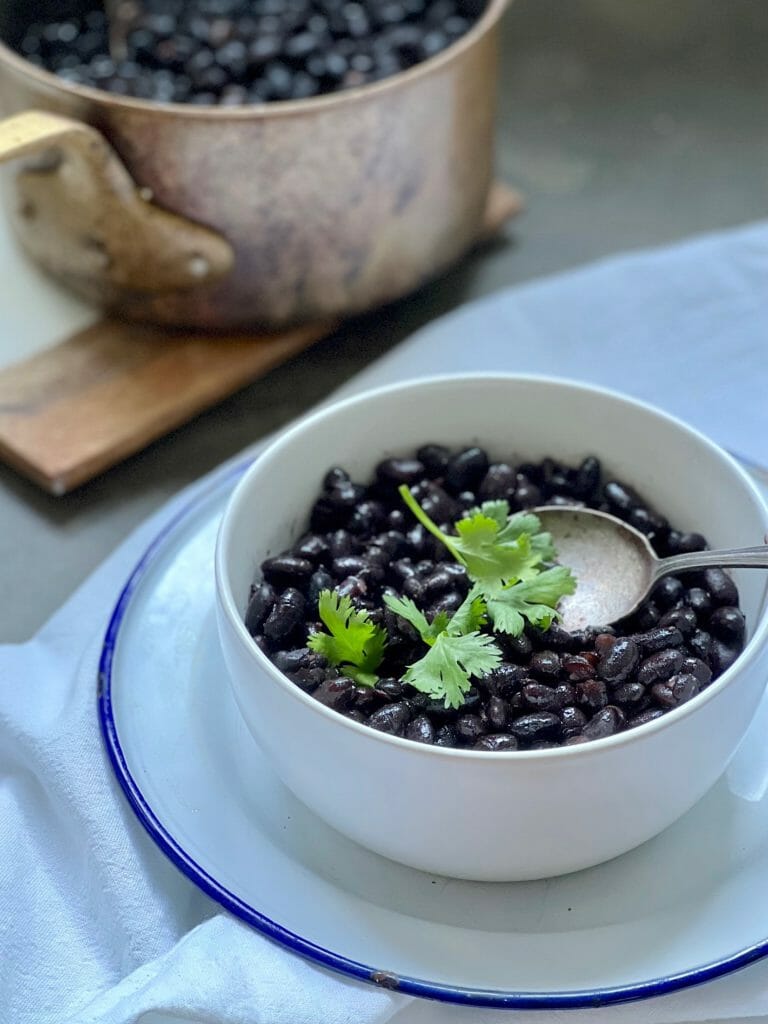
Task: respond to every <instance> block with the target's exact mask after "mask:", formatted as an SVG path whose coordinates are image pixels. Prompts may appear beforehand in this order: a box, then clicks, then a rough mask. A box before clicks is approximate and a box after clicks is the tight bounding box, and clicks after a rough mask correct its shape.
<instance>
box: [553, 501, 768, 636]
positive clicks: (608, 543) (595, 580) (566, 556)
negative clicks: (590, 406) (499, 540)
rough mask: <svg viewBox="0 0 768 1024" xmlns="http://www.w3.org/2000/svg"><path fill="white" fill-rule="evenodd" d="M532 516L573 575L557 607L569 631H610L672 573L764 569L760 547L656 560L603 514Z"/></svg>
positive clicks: (767, 558) (633, 534)
mask: <svg viewBox="0 0 768 1024" xmlns="http://www.w3.org/2000/svg"><path fill="white" fill-rule="evenodd" d="M535 511H536V515H537V516H538V517H539V518H540V520H541V523H542V526H543V527H544V529H545V530H546V531H547V532H549V533H551V535H552V541H553V543H554V546H555V549H556V551H557V557H558V561H559V562H561V564H562V565H567V566H568V567H569V568H570V569H571V570H572V571H573V574H574V576H575V577H576V580H577V583H578V585H577V587H576V592H575V593H574V594H571V595H569V596H568V597H565V598H563V600H562V601H561V603H560V605H559V611H560V615H561V621H562V625H563V626H564V627H565V628H566V629H568V630H577V629H584V628H585V627H587V626H610V625H613V624H614V623H616V622H619V621H620V620H621V619H625V618H627V617H628V616H630V615H632V614H633V613H634V612H636V611H637V609H638V608H639V607H640V605H641V604H642V603H643V601H645V600H646V599H647V598H648V596H649V594H650V593H651V591H652V590H653V588H654V586H655V585H656V583H657V582H658V581H659V580H660V579H661V578H662V577H663V576H669V575H671V574H672V573H679V572H690V571H692V570H696V569H707V568H711V567H713V566H719V567H730V568H737V567H738V568H745V569H768V545H764V544H763V545H760V546H758V547H750V548H728V549H723V550H720V551H694V552H691V553H686V554H682V555H671V556H670V557H668V558H659V557H658V555H657V554H656V552H655V551H654V550H653V548H652V547H651V543H650V541H649V540H648V538H647V537H646V536H645V535H644V534H642V533H640V531H639V530H636V529H635V528H634V527H633V526H629V525H628V524H627V523H625V522H623V521H622V520H621V519H618V518H617V517H616V516H612V515H610V514H609V513H607V512H599V511H597V510H595V509H588V508H576V507H570V506H567V505H545V506H542V507H541V508H537V509H536V510H535Z"/></svg>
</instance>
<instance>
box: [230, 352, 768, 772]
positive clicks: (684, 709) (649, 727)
mask: <svg viewBox="0 0 768 1024" xmlns="http://www.w3.org/2000/svg"><path fill="white" fill-rule="evenodd" d="M459 381H471V382H473V383H482V382H488V383H489V384H490V383H503V382H509V383H513V382H514V383H525V382H528V383H531V384H535V385H543V386H549V385H555V386H558V387H566V388H569V389H571V390H574V391H581V392H583V393H585V394H589V395H592V396H602V397H605V398H610V399H612V400H614V401H619V402H622V403H624V404H627V405H631V406H633V407H635V408H637V409H640V410H641V411H643V412H645V413H650V414H651V415H652V416H654V417H656V418H657V419H661V420H662V421H664V422H665V423H666V424H667V425H668V426H669V427H672V428H673V429H675V430H677V431H680V432H682V433H684V434H687V435H688V436H689V437H690V438H692V439H693V440H695V441H696V442H698V443H699V444H701V445H703V446H704V447H705V448H706V449H708V450H709V452H710V453H711V454H712V455H713V456H714V457H715V458H716V459H717V460H719V461H720V462H721V463H724V464H725V466H726V467H727V468H729V469H730V470H731V471H732V472H735V474H736V476H737V477H738V478H739V479H740V482H741V483H742V485H743V487H744V490H745V492H746V495H747V496H749V497H751V498H752V499H753V501H754V502H755V503H756V505H757V506H758V508H759V509H760V510H761V512H762V516H763V525H764V527H765V531H766V535H768V502H767V501H766V499H765V498H764V497H763V495H762V494H761V493H760V491H759V490H758V488H757V487H756V485H755V483H754V481H753V480H751V479H750V477H749V476H748V474H747V473H746V472H745V471H744V469H743V468H742V467H741V466H740V465H739V463H738V462H737V461H736V459H734V458H733V456H731V455H730V454H729V453H728V452H726V451H725V450H724V449H723V448H721V447H720V446H719V445H718V444H716V442H714V441H712V440H711V439H710V438H709V437H707V436H706V435H705V434H703V433H702V432H701V431H699V430H697V429H696V428H695V427H693V426H691V425H690V424H688V423H686V422H685V421H684V420H682V419H680V418H678V417H677V416H673V415H671V414H670V413H667V412H665V411H664V410H662V409H659V408H658V407H656V406H654V405H652V404H650V403H648V402H645V401H643V400H641V399H637V398H633V397H631V396H629V395H626V394H624V393H622V392H620V391H616V390H614V389H612V388H604V387H599V386H597V385H592V384H588V383H586V382H582V381H577V380H573V379H569V378H564V377H554V376H548V375H543V374H510V373H503V372H498V373H452V374H440V375H429V376H424V377H415V378H408V379H407V380H403V381H399V382H397V383H394V384H386V385H382V386H380V387H376V388H371V389H366V390H365V391H362V392H358V393H357V394H354V395H350V396H348V397H344V398H340V399H337V400H335V401H333V400H331V401H330V402H326V403H324V404H323V405H321V406H320V407H319V408H318V409H316V410H314V411H313V412H311V413H309V414H308V415H306V416H303V417H301V418H300V419H299V420H297V421H296V422H295V423H293V424H292V425H291V426H289V427H288V428H287V429H285V430H284V431H282V432H281V433H280V434H278V435H277V437H275V438H274V439H273V440H272V441H271V442H270V443H268V444H267V446H266V447H265V448H264V449H263V451H261V452H260V453H259V455H258V456H257V457H256V459H255V460H254V462H253V463H252V464H251V466H250V467H249V468H248V469H247V470H246V472H245V473H244V474H243V476H242V478H241V479H240V481H239V482H238V484H237V486H236V487H235V490H234V491H233V493H232V494H231V495H230V497H229V499H228V501H227V505H226V508H225V510H224V515H223V517H222V520H221V523H220V524H219V529H218V532H217V536H216V550H215V559H214V564H215V588H216V599H217V602H218V604H219V607H220V608H221V610H222V611H223V613H224V615H225V616H226V619H227V621H228V623H229V625H230V627H232V628H233V630H234V634H235V636H236V637H237V641H238V643H239V645H240V646H241V647H242V648H243V649H244V650H245V651H246V652H247V654H249V655H250V657H251V658H253V660H254V662H255V664H256V666H258V667H259V668H260V669H262V670H263V671H265V672H266V673H267V675H268V676H270V678H271V679H272V680H273V681H274V682H276V683H277V684H278V685H279V686H280V687H281V688H282V689H283V690H285V692H286V693H288V694H289V695H290V696H291V697H293V698H294V699H296V700H297V701H298V702H299V703H300V704H302V705H304V706H305V707H306V708H308V709H309V710H310V711H312V712H313V713H314V714H318V715H320V716H321V717H323V718H326V719H327V720H328V721H329V722H331V723H335V724H336V725H338V726H341V727H344V728H346V729H350V730H352V731H353V732H356V733H358V734H359V735H364V736H366V737H368V738H369V739H371V740H373V741H376V742H378V743H381V744H384V745H385V746H391V747H393V748H395V749H396V748H400V749H404V750H406V751H408V752H410V753H411V754H420V755H421V756H424V757H430V758H435V757H437V758H449V759H459V760H470V761H480V762H487V761H489V760H493V761H494V762H496V761H499V762H500V761H512V762H521V763H525V762H544V763H549V762H552V763H556V762H557V761H559V760H561V759H563V758H567V759H569V760H570V759H576V758H578V759H583V758H589V757H592V756H595V754H598V755H599V754H601V753H602V752H604V751H605V752H608V751H610V750H614V749H617V748H620V747H623V746H628V745H632V744H634V743H636V742H639V741H642V740H644V739H645V738H646V737H650V736H653V735H655V734H657V733H660V732H662V731H664V730H666V729H669V728H671V727H673V726H674V724H675V723H676V722H679V721H682V720H684V719H685V718H688V717H689V716H690V715H692V714H695V712H696V710H697V709H698V708H701V707H703V706H704V705H705V704H707V703H709V702H710V701H711V700H713V699H714V698H715V697H716V696H717V695H718V694H720V693H721V692H722V691H723V690H725V689H726V688H727V687H728V686H729V685H730V684H731V683H732V682H733V680H734V679H735V678H736V677H737V675H738V674H739V673H740V672H742V671H743V670H744V669H745V668H746V667H747V666H748V664H749V663H750V662H752V661H754V659H755V658H756V657H757V655H758V653H759V651H760V649H761V647H762V646H763V645H764V644H765V642H766V640H768V583H766V590H765V592H764V594H763V600H762V608H761V612H760V615H759V618H758V620H757V622H756V623H755V629H754V632H753V635H752V637H751V638H750V639H749V641H748V643H747V644H746V646H745V647H744V650H743V651H742V652H741V653H740V654H739V656H738V658H737V659H736V661H735V662H734V663H733V664H732V665H731V666H730V667H729V668H728V669H726V671H725V672H723V674H722V675H721V676H720V677H719V678H718V679H716V680H715V681H714V682H713V683H711V684H710V685H709V686H707V687H706V689H705V690H703V691H702V692H701V693H698V694H697V695H696V696H695V697H693V698H692V699H691V700H689V701H687V702H686V703H685V704H681V705H679V706H678V707H676V708H672V709H671V710H670V711H668V712H666V713H665V714H663V715H661V716H660V717H659V718H657V719H654V720H653V721H651V722H646V723H644V724H643V725H639V726H635V727H634V728H632V729H627V730H625V731H624V732H620V733H616V734H614V735H613V736H607V737H604V738H602V739H595V740H590V741H589V742H587V743H582V744H574V745H573V746H561V747H554V748H551V749H546V750H508V751H486V750H471V749H465V748H456V747H436V746H434V745H433V744H425V743H418V742H416V741H415V740H408V739H405V737H400V736H394V735H391V734H389V733H384V732H380V731H379V730H377V729H372V728H370V726H368V725H364V724H363V723H360V722H356V721H354V720H353V719H351V718H347V717H346V716H344V715H341V714H339V712H337V711H334V710H332V709H331V708H328V707H326V706H325V705H324V704H321V703H320V702H319V701H317V700H315V699H314V698H313V697H312V695H311V694H308V693H305V692H304V691H303V690H302V689H300V688H299V687H298V686H296V684H295V683H293V682H291V680H290V679H288V677H287V676H286V675H285V674H284V673H283V672H281V671H280V669H278V668H277V667H276V666H275V665H274V664H273V662H272V661H270V659H269V658H268V657H267V656H266V654H264V652H263V651H261V650H260V649H259V648H258V647H257V646H256V644H255V643H254V641H253V638H252V637H251V635H250V634H249V633H248V631H247V629H246V628H245V623H244V621H243V620H242V617H241V616H240V614H239V613H238V611H237V605H236V602H235V599H234V595H233V592H232V587H231V585H230V580H229V573H228V571H227V562H228V552H229V550H230V546H231V535H232V531H233V528H234V527H233V523H234V520H235V518H236V517H237V514H238V512H239V511H240V507H241V506H242V505H243V504H246V503H247V498H248V494H249V492H250V489H251V487H252V486H253V481H254V480H258V478H259V475H260V473H261V471H262V469H263V467H264V466H265V465H266V464H267V463H269V462H271V461H272V460H273V459H275V458H277V457H279V455H280V453H281V452H282V451H283V450H284V449H285V448H288V447H292V446H293V445H294V444H295V443H296V442H297V441H300V440H301V439H302V438H303V437H305V436H306V435H307V434H308V433H309V434H311V432H312V430H313V428H314V427H315V425H316V424H317V423H319V422H321V421H325V420H328V419H332V418H333V417H334V416H336V415H338V414H340V413H344V412H346V411H347V410H349V409H350V408H353V407H355V406H360V405H363V404H365V403H367V402H369V401H371V400H381V399H386V398H387V397H388V396H389V395H392V394H400V393H403V392H407V391H421V390H424V389H425V388H430V389H431V388H439V387H443V386H445V385H446V384H451V383H453V384H455V383H457V382H459Z"/></svg>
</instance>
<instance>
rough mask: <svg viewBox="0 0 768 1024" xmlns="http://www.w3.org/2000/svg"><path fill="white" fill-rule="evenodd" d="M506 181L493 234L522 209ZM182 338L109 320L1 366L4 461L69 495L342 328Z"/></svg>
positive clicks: (496, 199)
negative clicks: (24, 357)
mask: <svg viewBox="0 0 768 1024" xmlns="http://www.w3.org/2000/svg"><path fill="white" fill-rule="evenodd" d="M521 205H522V204H521V200H520V197H519V195H518V193H517V192H515V191H514V190H512V189H510V188H507V187H506V186H504V185H499V184H497V185H496V186H495V187H494V188H493V190H492V192H491V195H490V197H489V203H488V208H487V210H486V216H485V224H484V232H485V235H486V236H488V237H490V236H492V235H493V234H495V233H496V232H497V231H498V230H499V229H500V228H501V226H502V225H503V224H504V223H505V221H507V220H508V219H509V218H510V217H512V216H514V215H515V214H516V213H518V212H519V210H520V208H521ZM335 326H336V325H335V324H334V323H322V324H312V325H310V326H305V327H301V328H297V329H295V330H291V331H286V332H283V333H281V334H272V335H252V334H251V335H247V336H243V335H238V336H227V335H215V336H208V335H204V334H182V335H174V334H169V333H167V332H164V331H161V330H156V329H152V328H149V327H142V326H138V325H136V324H126V323H118V322H116V321H113V320H102V321H99V322H98V323H96V324H94V325H92V326H90V327H88V328H86V329H85V330H83V331H80V332H79V333H77V334H75V335H73V336H72V337H69V338H66V339H64V340H62V341H60V342H59V343H58V344H54V345H52V347H50V348H48V349H46V350H45V351H43V352H41V353H38V354H37V355H35V356H32V357H31V358H29V359H26V360H24V361H22V362H19V363H16V364H15V365H13V366H10V367H8V368H7V369H5V370H3V371H2V372H0V459H1V460H3V461H4V462H6V463H7V464H8V465H10V466H12V467H14V468H15V469H16V470H18V471H19V472H20V473H23V474H24V475H25V476H27V477H29V479H31V480H33V481H34V482H35V483H37V484H39V485H40V486H41V487H43V488H44V489H45V490H47V491H49V492H50V493H52V494H56V495H61V494H66V493H67V492H68V491H70V490H72V489H73V488H75V487H78V486H79V485H81V484H83V483H85V482H87V481H88V480H91V479H93V477H95V476H97V475H98V474H99V473H102V472H104V471H105V470H106V469H109V468H110V467H111V466H114V465H115V464H116V463H118V462H120V461H122V460H123V459H125V458H127V457H128V456H129V455H133V454H135V453H136V452H138V451H141V449H142V448H145V447H146V446H147V445H148V444H150V443H151V442H152V441H155V440H157V439H158V438H159V437H162V436H163V435H164V434H166V433H168V432H169V431H171V430H173V429H174V428H176V427H178V426H180V425H181V424H182V423H186V422H187V421H188V420H190V419H192V417H193V416H195V415H197V414H198V413H200V412H202V411H203V410H204V409H208V408H210V407H211V406H213V405H215V404H216V403H217V402H220V401H222V400H223V399H225V398H227V397H228V396H229V395H231V394H233V393H234V392H235V391H237V390H239V389H240V388H242V387H245V385H246V384H249V383H251V382H252V381H254V380H256V379H258V378H259V377H261V376H263V375H264V374H265V373H267V372H268V371H269V370H271V369H273V368H274V367H275V366H278V365H279V364H281V363H284V362H285V361H286V360H288V359H290V358H291V357H292V356H294V355H296V354H297V353H299V352H301V351H302V350H303V349H305V348H308V347H309V346H310V345H312V344H313V343H314V342H316V341H318V340H319V339H320V338H322V337H325V336H326V335H327V334H329V333H330V332H331V331H332V330H333V329H334V328H335Z"/></svg>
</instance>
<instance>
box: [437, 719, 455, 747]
mask: <svg viewBox="0 0 768 1024" xmlns="http://www.w3.org/2000/svg"><path fill="white" fill-rule="evenodd" d="M435 746H436V747H455V746H456V733H455V731H454V730H453V728H452V727H451V726H450V725H448V724H445V725H441V726H440V728H439V729H438V730H437V732H436V733H435Z"/></svg>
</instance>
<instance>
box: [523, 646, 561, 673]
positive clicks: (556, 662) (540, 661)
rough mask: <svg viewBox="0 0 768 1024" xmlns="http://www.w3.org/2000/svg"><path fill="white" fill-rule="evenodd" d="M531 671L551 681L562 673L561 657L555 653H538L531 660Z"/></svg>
mask: <svg viewBox="0 0 768 1024" xmlns="http://www.w3.org/2000/svg"><path fill="white" fill-rule="evenodd" d="M530 670H531V672H533V673H534V675H537V676H540V677H542V678H544V679H551V678H552V677H553V676H557V675H559V673H560V656H559V655H558V654H556V653H555V652H554V651H538V652H537V653H536V654H534V655H533V656H532V658H531V662H530Z"/></svg>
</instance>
